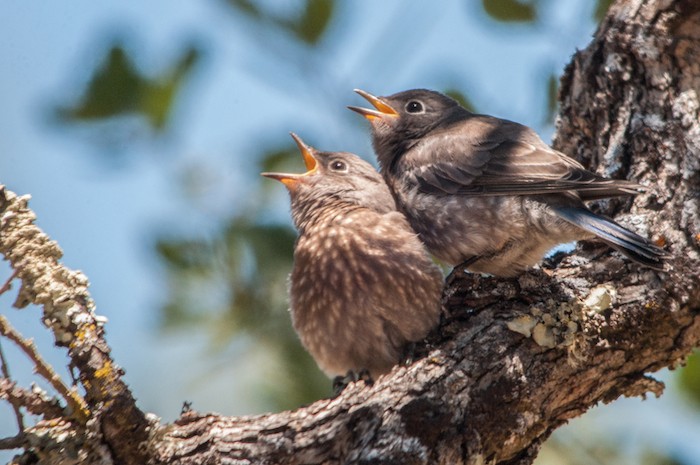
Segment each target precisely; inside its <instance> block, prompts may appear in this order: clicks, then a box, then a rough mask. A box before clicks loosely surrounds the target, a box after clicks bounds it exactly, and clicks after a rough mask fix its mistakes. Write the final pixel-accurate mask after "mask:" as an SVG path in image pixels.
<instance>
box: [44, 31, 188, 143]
mask: <svg viewBox="0 0 700 465" xmlns="http://www.w3.org/2000/svg"><path fill="white" fill-rule="evenodd" d="M199 58H200V52H199V51H198V50H197V49H196V48H194V47H191V46H190V47H188V48H187V49H186V50H184V51H183V52H182V53H181V55H180V57H179V58H178V59H177V60H175V63H173V64H172V65H171V66H170V67H169V68H168V69H167V70H165V71H163V72H162V73H161V74H160V75H158V76H155V77H148V76H146V75H144V74H142V73H141V72H140V71H139V70H138V69H137V68H136V66H135V65H134V61H133V60H132V59H131V58H130V57H129V54H128V52H127V50H126V49H125V48H124V47H123V46H122V45H120V44H119V43H115V44H114V45H112V46H111V47H110V49H109V51H108V52H107V54H106V56H105V57H104V59H103V60H102V63H101V65H100V66H99V67H98V68H97V69H96V70H95V72H94V73H93V75H92V77H91V78H90V81H89V82H88V85H87V89H85V92H84V93H83V95H82V96H81V97H80V98H79V100H78V102H76V103H74V104H71V105H67V106H59V107H57V108H56V109H55V114H56V116H57V117H58V119H59V120H61V121H63V122H67V123H79V122H90V121H99V120H104V119H108V118H113V117H116V116H123V115H129V114H131V115H140V116H142V117H144V118H145V120H146V121H147V122H148V123H149V125H150V127H151V128H153V129H154V130H156V131H161V130H162V129H163V128H164V127H165V126H166V124H167V122H168V120H169V118H170V116H171V114H172V110H173V106H174V104H175V101H176V98H177V96H178V94H179V92H180V90H181V88H182V86H183V84H184V83H185V82H186V80H187V77H188V76H189V75H190V72H191V71H192V69H193V68H194V66H195V65H196V63H197V62H198V61H199Z"/></svg>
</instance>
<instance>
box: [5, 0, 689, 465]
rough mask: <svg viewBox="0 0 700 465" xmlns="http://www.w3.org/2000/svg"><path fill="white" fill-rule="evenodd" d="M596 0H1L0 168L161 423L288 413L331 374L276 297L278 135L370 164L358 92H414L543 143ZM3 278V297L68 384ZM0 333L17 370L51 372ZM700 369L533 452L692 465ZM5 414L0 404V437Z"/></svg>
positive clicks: (601, 410) (58, 360) (560, 457)
mask: <svg viewBox="0 0 700 465" xmlns="http://www.w3.org/2000/svg"><path fill="white" fill-rule="evenodd" d="M608 3H609V1H606V0H597V1H594V0H481V1H478V0H474V1H456V0H451V1H444V2H439V3H436V2H405V1H400V0H385V1H382V2H375V1H369V0H357V1H353V2H340V1H337V0H286V1H281V2H280V1H276V2H273V1H272V0H266V1H258V2H256V1H254V0H204V1H199V2H172V1H168V0H152V1H149V2H142V1H135V0H122V1H119V2H117V1H106V2H94V1H88V0H75V1H72V2H52V1H48V0H33V1H17V0H14V1H6V2H3V4H2V5H1V6H0V39H1V40H0V66H1V68H0V70H1V72H0V183H4V184H6V185H7V186H8V188H9V189H11V190H13V191H15V192H17V193H19V194H27V193H29V194H31V195H32V197H33V200H32V201H31V203H30V206H31V207H32V208H33V209H34V210H35V211H36V213H37V214H38V224H39V226H40V227H42V228H43V229H44V230H45V231H46V232H47V233H48V234H49V235H50V236H51V237H52V238H54V239H55V240H57V241H58V242H59V244H60V245H61V246H62V248H63V250H64V252H65V258H64V262H65V263H66V264H67V265H68V266H70V267H74V268H78V269H81V270H83V271H84V272H85V274H86V275H87V276H88V277H89V279H90V281H91V290H92V295H93V297H94V298H95V300H96V302H97V311H98V313H100V314H102V315H105V316H107V317H108V318H109V323H108V324H107V337H108V341H109V343H110V344H111V347H112V348H113V351H114V352H113V355H114V357H115V359H116V360H117V362H118V363H119V364H120V365H121V366H123V367H124V369H125V370H126V381H127V382H128V383H129V385H130V386H131V388H132V389H133V392H134V394H135V396H136V397H137V398H138V403H139V406H140V407H141V408H142V409H144V410H145V411H149V412H153V413H155V414H157V415H158V416H160V417H162V418H163V420H164V421H171V420H173V419H174V418H176V417H177V416H178V414H179V412H180V408H181V406H182V403H183V401H185V400H187V401H190V402H192V404H193V408H195V409H197V410H199V411H217V412H220V413H223V414H227V415H240V414H252V413H259V412H266V411H278V410H281V409H287V408H295V407H298V406H300V405H301V404H304V403H308V402H312V401H313V400H315V399H318V398H320V397H322V396H325V395H328V394H329V392H330V382H329V381H328V380H327V379H326V378H325V377H324V376H323V375H322V374H321V373H320V372H319V371H318V369H317V368H316V366H315V364H314V363H313V361H312V360H311V358H310V357H309V356H308V355H307V354H306V353H305V352H304V351H303V349H302V348H301V346H300V344H299V343H298V341H297V339H296V336H295V335H294V333H293V330H292V328H291V324H290V321H289V315H288V314H287V312H286V308H287V307H286V276H287V274H288V273H289V270H290V267H291V251H292V244H293V241H294V237H295V233H294V231H293V229H292V228H291V222H290V218H289V214H288V199H287V194H286V192H285V190H284V188H283V186H282V185H280V184H278V183H274V182H273V181H270V180H267V179H263V178H261V177H260V176H259V173H260V172H261V171H264V170H271V169H274V170H292V171H300V172H301V171H302V170H303V163H302V161H301V158H300V156H299V155H298V153H297V152H296V150H295V149H294V145H293V143H292V141H291V139H290V138H289V136H288V131H294V132H297V133H298V134H299V135H300V136H302V137H303V138H304V139H305V140H306V141H307V142H308V143H310V144H311V145H314V146H316V147H318V148H321V149H327V150H347V151H352V152H356V153H358V154H360V155H361V156H363V157H365V158H366V159H369V160H372V161H373V158H372V152H371V146H370V142H369V136H368V128H367V125H366V123H365V121H364V120H363V119H362V118H361V117H359V116H358V115H356V114H354V113H352V112H350V111H348V110H347V109H345V106H346V105H349V104H355V105H358V104H363V103H364V101H363V100H362V99H361V98H360V97H359V96H357V95H355V94H354V93H353V92H352V89H353V88H356V87H359V88H362V89H365V90H368V91H370V92H372V93H375V94H379V95H387V94H391V93H394V92H397V91H400V90H405V89H408V88H414V87H426V88H432V89H436V90H441V91H444V92H449V93H450V94H451V95H452V96H454V97H456V98H458V99H460V100H461V101H462V102H463V103H464V104H465V105H467V106H469V107H470V108H472V109H474V110H476V111H479V112H484V113H490V114H494V115H497V116H500V117H504V118H508V119H513V120H516V121H519V122H522V123H525V124H527V125H529V126H532V127H534V128H535V129H536V130H537V131H538V132H540V134H542V136H543V137H544V138H545V139H549V138H550V136H551V134H552V132H553V121H554V115H555V113H556V98H555V97H556V87H557V83H558V76H559V75H560V74H561V72H562V70H563V67H564V66H565V64H566V63H567V62H568V61H569V59H570V57H571V55H572V54H573V53H574V51H575V50H576V49H577V48H583V47H585V46H586V44H587V43H588V42H589V40H590V37H591V35H592V33H593V32H594V31H595V28H596V25H597V22H598V21H599V19H600V18H601V16H602V15H603V14H604V12H605V10H606V8H607V6H608ZM9 274H10V271H9V268H8V267H7V266H6V265H5V264H1V265H0V281H2V282H4V280H5V279H7V277H8V276H9ZM0 284H1V283H0ZM15 292H16V290H13V291H11V292H8V293H6V294H5V295H2V296H0V312H2V314H5V315H8V316H9V317H10V318H11V321H12V323H13V324H14V325H16V327H17V328H18V329H19V330H20V331H21V332H22V333H23V334H24V335H26V336H31V337H33V338H34V339H35V340H36V341H37V344H38V345H39V347H40V349H41V351H42V352H43V353H44V355H45V356H46V357H47V358H48V360H49V361H50V362H51V363H52V364H54V366H56V368H57V369H58V370H59V371H60V373H61V374H62V375H64V376H66V378H67V379H68V374H67V370H66V369H65V365H66V357H65V354H64V352H63V351H60V350H57V349H55V348H53V347H52V340H51V337H50V334H49V333H48V331H47V330H46V329H45V328H44V327H43V326H42V325H41V324H40V322H39V311H38V309H36V308H29V309H25V310H22V311H16V310H14V309H12V308H11V304H12V302H13V298H14V295H15ZM0 342H1V343H2V347H3V349H4V351H5V354H6V357H7V358H8V359H9V365H10V369H11V371H12V374H13V376H14V377H16V378H17V379H18V380H19V381H20V382H21V383H22V384H23V385H25V386H28V385H29V383H30V382H32V381H36V382H38V384H40V385H42V386H43V383H41V382H40V381H38V380H37V379H36V378H35V377H33V376H32V374H31V366H29V365H28V364H27V363H26V361H25V360H24V357H23V355H22V354H21V353H19V352H18V351H17V350H16V349H15V348H14V347H11V345H10V344H9V343H8V341H4V340H3V341H0ZM698 365H700V363H699V362H698V360H697V358H694V359H691V363H690V364H689V367H688V368H685V369H683V370H677V371H675V372H664V373H661V374H660V375H659V376H660V377H661V378H662V379H663V380H664V381H666V382H667V384H668V388H667V392H666V394H665V395H664V396H663V397H662V398H661V399H647V400H646V401H642V400H640V399H623V400H619V401H617V402H615V403H614V404H612V405H608V406H602V407H598V408H595V409H593V410H592V411H591V412H590V413H588V414H587V415H585V416H584V417H583V418H580V419H576V420H574V421H572V422H571V423H570V425H568V426H566V427H564V428H561V429H560V430H558V431H557V432H556V433H555V435H554V436H553V437H552V439H550V440H549V441H548V442H547V445H546V446H545V449H544V451H543V452H542V454H541V457H540V458H539V459H538V460H539V461H538V463H540V464H639V463H642V464H687V465H691V464H700V441H698V437H700V410H699V409H698V407H699V406H700V367H699V366H698ZM562 389H566V380H562ZM15 428H16V426H15V421H14V416H13V414H12V410H11V409H10V408H9V406H8V405H7V404H5V403H2V404H0V436H11V435H14V434H15V433H16V429H15ZM10 457H11V454H9V453H2V454H0V459H4V460H3V461H7V460H8V459H9V458H10Z"/></svg>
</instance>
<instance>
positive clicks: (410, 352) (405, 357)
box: [401, 341, 418, 366]
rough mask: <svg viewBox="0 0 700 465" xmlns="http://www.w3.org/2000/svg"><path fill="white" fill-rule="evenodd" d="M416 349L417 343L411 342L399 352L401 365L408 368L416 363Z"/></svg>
mask: <svg viewBox="0 0 700 465" xmlns="http://www.w3.org/2000/svg"><path fill="white" fill-rule="evenodd" d="M417 348H418V343H417V342H416V341H411V342H409V343H408V344H406V345H405V346H404V347H403V351H402V352H401V364H402V365H405V366H408V365H410V364H412V363H413V362H415V361H416V349H417Z"/></svg>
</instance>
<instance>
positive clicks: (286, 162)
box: [260, 146, 304, 173]
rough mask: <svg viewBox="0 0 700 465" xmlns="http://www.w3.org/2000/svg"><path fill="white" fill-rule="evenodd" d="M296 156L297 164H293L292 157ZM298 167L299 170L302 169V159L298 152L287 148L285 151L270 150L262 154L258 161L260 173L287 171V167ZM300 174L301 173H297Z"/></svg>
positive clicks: (292, 148) (290, 147)
mask: <svg viewBox="0 0 700 465" xmlns="http://www.w3.org/2000/svg"><path fill="white" fill-rule="evenodd" d="M295 155H296V158H297V161H298V163H294V157H295ZM292 163H294V165H293V166H297V165H298V166H299V169H300V170H303V169H304V164H303V162H302V158H301V156H300V155H299V151H298V150H297V149H296V148H294V147H292V146H289V147H288V148H285V149H280V150H271V151H269V152H266V153H264V154H263V156H262V159H261V160H260V169H261V171H287V167H291V166H292ZM299 172H300V173H302V172H303V171H299Z"/></svg>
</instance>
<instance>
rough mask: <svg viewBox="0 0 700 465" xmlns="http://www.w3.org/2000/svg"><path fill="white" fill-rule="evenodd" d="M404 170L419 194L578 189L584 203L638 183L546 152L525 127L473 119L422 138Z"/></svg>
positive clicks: (623, 191) (636, 187)
mask: <svg viewBox="0 0 700 465" xmlns="http://www.w3.org/2000/svg"><path fill="white" fill-rule="evenodd" d="M406 157H407V159H406V160H405V164H404V166H405V167H406V168H407V169H406V171H408V172H409V176H410V177H413V178H414V179H413V181H414V182H415V183H416V184H418V185H419V187H420V188H421V190H423V191H424V192H430V193H434V194H440V193H443V194H464V195H529V194H547V193H555V192H566V191H577V192H578V193H579V195H580V196H581V198H583V199H584V200H592V199H595V198H604V197H611V196H616V195H626V194H636V193H639V192H640V191H641V186H639V185H638V184H635V183H632V182H629V181H624V180H614V179H607V178H603V177H601V176H598V175H596V174H594V173H592V172H590V171H588V170H586V169H585V168H584V167H583V166H582V165H581V164H580V163H578V162H577V161H575V160H574V159H572V158H569V157H567V156H566V155H564V154H563V153H561V152H558V151H556V150H554V149H552V148H550V147H549V146H548V145H547V144H545V143H544V142H543V141H542V140H541V139H540V138H539V136H537V134H535V133H534V132H533V131H532V130H531V129H529V128H527V127H526V126H522V125H520V124H517V123H513V122H510V121H505V120H498V119H496V118H491V117H485V116H476V117H474V118H471V119H468V120H466V121H461V122H460V123H459V124H457V125H453V126H451V127H449V128H446V129H445V130H441V131H438V132H436V133H434V134H430V135H428V136H426V137H424V138H423V139H422V140H421V141H420V143H419V144H417V145H416V146H414V147H413V148H412V149H411V150H410V151H409V153H407V154H406Z"/></svg>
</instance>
